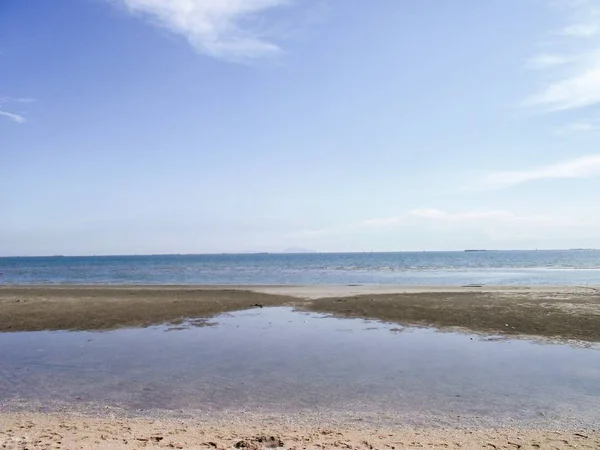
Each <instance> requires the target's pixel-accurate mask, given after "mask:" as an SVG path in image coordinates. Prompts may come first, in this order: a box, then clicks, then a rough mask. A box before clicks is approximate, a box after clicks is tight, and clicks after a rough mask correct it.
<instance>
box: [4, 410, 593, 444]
mask: <svg viewBox="0 0 600 450" xmlns="http://www.w3.org/2000/svg"><path fill="white" fill-rule="evenodd" d="M0 446H1V448H5V449H9V450H10V449H14V450H16V449H20V450H22V449H26V448H29V449H33V448H35V449H55V448H64V449H132V448H171V449H173V448H175V449H207V448H213V449H236V448H237V449H240V448H241V449H255V450H258V449H268V448H282V449H288V450H300V449H307V450H308V449H311V450H312V449H403V448H431V449H434V448H437V449H440V448H455V449H511V450H514V449H523V450H526V449H531V450H533V449H572V448H581V449H597V448H600V433H598V432H595V431H591V432H590V431H585V430H562V431H561V430H525V429H520V428H512V429H486V428H476V429H444V428H439V427H436V426H435V424H432V427H431V428H425V429H422V428H409V427H406V426H397V427H382V426H377V425H376V424H364V423H361V421H360V420H358V419H356V420H355V421H354V422H345V423H340V422H339V421H335V420H332V418H329V419H326V418H323V417H310V416H309V417H265V416H254V415H252V414H247V415H244V416H243V417H239V416H238V417H232V418H230V419H228V420H223V419H221V420H191V419H190V420H170V419H139V418H123V417H110V416H105V417H84V416H77V415H73V414H53V415H44V414H36V413H29V414H4V415H2V416H0Z"/></svg>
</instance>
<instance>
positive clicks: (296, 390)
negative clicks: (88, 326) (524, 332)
mask: <svg viewBox="0 0 600 450" xmlns="http://www.w3.org/2000/svg"><path fill="white" fill-rule="evenodd" d="M211 322H212V324H211V325H210V326H202V327H195V326H189V327H187V328H184V329H180V327H177V328H176V329H173V328H171V327H169V326H167V325H163V326H155V327H150V328H144V329H122V330H115V331H109V332H68V331H58V332H47V331H46V332H26V333H3V334H0V345H2V352H0V411H1V410H2V409H3V408H4V409H9V410H10V409H12V408H14V407H19V405H20V407H25V408H27V407H28V405H32V406H33V407H34V408H36V407H37V406H36V405H40V406H41V407H42V408H44V409H45V410H52V408H54V407H57V408H61V407H63V406H66V407H72V406H73V405H78V406H79V407H81V408H83V409H84V410H86V408H90V407H92V408H94V407H95V408H99V409H100V410H104V408H105V407H108V408H119V409H124V410H126V411H129V412H134V413H135V412H136V411H140V410H142V411H152V410H154V411H164V412H165V413H167V414H177V412H182V413H184V414H185V413H192V414H193V412H194V411H198V412H202V411H205V412H215V413H219V412H224V411H238V410H250V411H258V412H267V413H287V412H292V413H293V412H298V411H300V412H301V411H311V412H327V411H330V412H339V411H346V412H359V413H361V414H366V413H382V414H390V415H397V416H399V417H406V418H407V419H410V420H411V421H412V422H413V423H414V424H416V425H420V426H425V425H427V424H431V423H432V422H431V420H430V418H431V417H434V418H435V421H434V422H433V423H437V424H446V425H461V424H463V425H464V424H466V425H469V424H470V423H469V422H466V423H465V422H464V421H465V420H467V421H470V420H474V419H477V420H478V422H477V423H480V422H479V421H483V422H481V423H484V424H487V425H488V426H507V425H511V424H512V425H514V422H512V421H518V422H519V423H520V424H521V425H524V424H527V425H534V424H535V423H542V424H545V426H546V427H550V428H554V427H559V426H560V425H564V424H567V425H568V424H570V423H572V424H575V426H576V427H578V428H579V427H585V428H597V427H598V426H599V425H600V422H599V421H600V384H599V383H598V379H599V377H600V358H599V356H600V348H598V347H597V346H592V347H590V348H583V347H571V346H568V345H558V344H553V345H544V344H541V343H537V342H532V341H526V340H509V339H498V338H494V337H486V336H478V335H469V334H464V333H460V334H459V333H451V332H439V331H436V330H434V329H429V328H413V327H402V326H399V325H394V324H385V323H380V322H376V321H369V320H363V319H340V318H335V317H331V316H327V315H322V314H312V313H302V312H298V311H294V310H293V309H291V308H263V309H253V310H247V311H237V312H234V313H228V314H223V315H220V316H217V317H214V318H212V319H211ZM421 418H422V420H424V421H423V422H420V420H421Z"/></svg>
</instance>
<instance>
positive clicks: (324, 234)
mask: <svg viewBox="0 0 600 450" xmlns="http://www.w3.org/2000/svg"><path fill="white" fill-rule="evenodd" d="M596 224H598V218H597V217H583V218H582V217H577V216H575V215H573V216H568V215H564V214H563V215H547V214H535V213H532V214H518V213H514V212H511V211H507V210H467V211H446V210H441V209H436V208H417V209H413V210H410V211H407V212H404V213H401V214H398V215H395V216H390V217H382V218H381V217H380V218H374V219H367V220H363V221H361V222H355V223H346V224H340V225H338V226H332V227H329V228H322V229H313V230H302V231H300V232H296V233H294V234H293V236H292V237H293V238H300V239H310V240H312V239H323V238H330V237H335V236H347V235H352V236H365V235H374V234H379V233H389V232H398V231H399V230H401V231H402V232H403V233H404V232H409V230H413V231H414V230H415V229H418V230H421V231H423V232H428V233H431V232H435V233H437V232H438V231H439V232H458V233H473V232H478V233H484V234H486V235H488V236H489V237H493V238H494V237H503V238H514V237H517V236H523V235H527V236H528V238H531V239H533V238H535V237H539V233H540V231H541V230H554V231H557V232H560V231H561V230H563V231H564V229H575V228H577V227H586V226H593V225H596ZM424 227H426V228H424ZM425 230H427V231H425ZM307 242H308V241H307Z"/></svg>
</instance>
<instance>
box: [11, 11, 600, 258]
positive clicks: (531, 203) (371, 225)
mask: <svg viewBox="0 0 600 450" xmlns="http://www.w3.org/2000/svg"><path fill="white" fill-rule="evenodd" d="M599 104H600V0H570V1H569V0H488V1H480V0H461V1H456V2H448V1H442V0H431V1H428V2H420V1H410V0H402V1H400V0H398V1H388V0H374V1H372V2H368V3H367V2H364V1H358V0H347V1H343V2H341V1H333V0H60V1H53V2H49V1H39V0H4V1H2V3H1V4H0V199H1V208H0V254H1V255H47V254H128V253H201V252H237V251H241V252H244V251H278V250H281V249H284V248H287V247H305V248H311V249H315V250H318V251H363V250H367V251H370V250H373V251H377V250H386V251H387V250H423V249H428V250H434V249H439V250H452V249H462V248H472V247H475V248H479V247H482V248H498V249H507V248H569V247H600V233H599V232H598V230H599V229H600V109H599Z"/></svg>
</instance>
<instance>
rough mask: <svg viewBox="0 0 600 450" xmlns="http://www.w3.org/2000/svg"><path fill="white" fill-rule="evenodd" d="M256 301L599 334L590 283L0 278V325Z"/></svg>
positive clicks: (597, 300) (479, 329)
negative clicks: (23, 281)
mask: <svg viewBox="0 0 600 450" xmlns="http://www.w3.org/2000/svg"><path fill="white" fill-rule="evenodd" d="M259 306H260V307H274V306H288V307H293V308H296V309H299V310H303V311H307V312H318V313H328V314H333V315H335V316H340V317H349V318H365V319H375V320H380V321H384V322H391V323H398V324H401V325H409V326H410V325H416V326H429V327H437V328H442V329H443V328H452V329H461V330H464V331H467V332H475V333H484V334H499V335H503V336H512V337H543V338H551V339H559V340H576V341H584V342H600V288H598V287H595V286H585V287H570V286H543V287H538V286H534V287H528V286H516V287H515V286H513V287H505V286H483V287H452V286H416V287H415V286H381V285H375V286H369V285H363V286H319V285H312V286H264V285H262V286H258V285H257V286H239V285H231V286H226V285H221V286H214V285H211V286H197V285H196V286H194V285H189V286H188V285H185V286H175V285H173V286H153V285H140V286H125V285H118V286H115V285H91V286H90V285H46V286H42V285H35V286H34V285H20V286H6V285H5V286H0V317H2V321H0V332H14V331H42V330H80V331H83V330H97V331H100V330H111V329H117V328H136V327H146V326H150V325H159V324H181V323H182V322H183V321H185V320H186V319H210V318H212V317H214V316H216V315H219V314H222V313H226V312H232V311H239V310H245V309H250V308H253V307H259ZM197 322H198V324H199V325H202V323H203V321H202V320H198V321H197Z"/></svg>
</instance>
